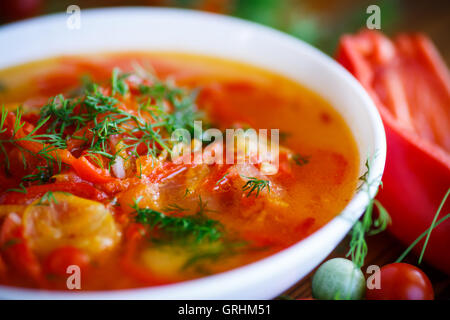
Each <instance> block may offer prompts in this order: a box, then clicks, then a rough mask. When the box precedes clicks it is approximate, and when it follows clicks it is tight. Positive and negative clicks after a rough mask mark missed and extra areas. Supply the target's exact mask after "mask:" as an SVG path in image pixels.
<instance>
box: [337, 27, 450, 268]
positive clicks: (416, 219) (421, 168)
mask: <svg viewBox="0 0 450 320" xmlns="http://www.w3.org/2000/svg"><path fill="white" fill-rule="evenodd" d="M336 59H337V60H338V62H340V63H341V64H342V65H343V66H344V67H345V68H347V69H348V70H349V71H350V72H351V73H352V74H353V75H354V76H355V77H356V78H357V79H358V80H359V82H360V83H361V84H362V85H363V86H364V88H365V89H366V90H367V91H368V93H369V94H370V95H371V97H372V99H373V100H374V102H375V104H376V105H377V107H378V110H379V112H380V114H381V117H382V119H383V122H384V126H385V129H386V138H387V162H386V168H385V171H384V176H383V188H381V189H380V193H379V195H378V199H379V200H380V201H381V202H382V203H383V205H384V206H385V207H386V209H387V210H388V211H389V213H390V215H391V217H392V225H391V227H390V231H391V232H392V233H393V234H394V235H395V236H396V237H397V238H398V239H400V240H401V241H402V242H404V243H405V244H408V245H409V244H410V243H411V242H413V241H414V240H415V239H416V238H417V237H418V236H419V235H420V234H421V233H422V232H423V231H425V230H426V229H427V228H428V227H429V226H430V225H431V223H432V220H433V217H434V215H435V213H436V211H437V208H438V206H439V204H440V203H441V201H442V198H443V197H444V195H445V193H446V191H447V190H448V188H449V187H450V73H449V70H448V68H447V67H446V65H445V63H444V62H443V60H442V58H441V57H440V56H439V53H438V51H437V50H436V48H435V47H434V46H433V44H432V42H431V41H430V40H429V39H428V38H427V37H425V36H424V35H421V34H402V35H399V36H397V37H396V38H394V39H393V40H390V39H388V38H387V37H386V36H384V35H383V34H381V33H379V32H376V31H368V30H364V31H361V32H360V33H358V34H356V35H346V36H343V37H342V38H341V39H340V43H339V47H338V51H337V55H336ZM449 212H450V203H447V204H446V205H445V206H444V208H443V210H442V211H441V215H440V217H442V216H444V215H445V214H447V213H449ZM422 244H423V242H422ZM449 245H450V221H449V220H447V221H446V222H444V223H442V224H441V225H439V226H438V227H437V228H435V229H434V230H433V232H432V233H431V237H430V241H429V243H428V246H427V249H426V251H425V260H427V261H428V262H429V263H430V264H432V265H434V266H435V267H437V268H439V269H441V270H443V271H445V272H446V273H449V274H450V251H449ZM415 249H416V252H419V251H420V250H421V249H422V246H421V245H420V244H419V245H418V246H416V248H415Z"/></svg>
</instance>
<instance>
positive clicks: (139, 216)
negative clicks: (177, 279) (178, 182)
mask: <svg viewBox="0 0 450 320" xmlns="http://www.w3.org/2000/svg"><path fill="white" fill-rule="evenodd" d="M138 204H139V199H138V200H136V201H135V203H134V205H133V206H132V208H133V209H134V212H133V214H134V217H135V221H136V222H138V223H141V224H143V225H148V226H150V227H151V228H157V230H158V231H161V232H163V233H164V235H165V236H166V237H168V238H169V240H189V239H193V240H194V241H195V242H196V243H199V242H202V241H204V240H209V241H217V240H218V239H220V238H221V237H222V231H221V229H222V225H221V224H220V222H218V221H217V220H213V219H209V218H208V217H207V216H205V212H206V211H207V209H206V203H204V202H203V201H202V200H201V198H200V200H199V209H198V211H197V212H196V213H195V214H192V215H185V216H181V217H180V216H174V215H167V214H165V213H163V212H159V211H156V210H153V209H150V208H139V206H138Z"/></svg>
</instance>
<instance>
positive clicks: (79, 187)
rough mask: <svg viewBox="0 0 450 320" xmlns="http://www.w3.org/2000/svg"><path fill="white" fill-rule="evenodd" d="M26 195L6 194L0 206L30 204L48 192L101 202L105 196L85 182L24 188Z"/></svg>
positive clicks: (0, 199)
mask: <svg viewBox="0 0 450 320" xmlns="http://www.w3.org/2000/svg"><path fill="white" fill-rule="evenodd" d="M26 191H27V192H26V193H21V192H7V193H5V194H3V195H2V196H1V197H0V204H30V203H32V202H33V201H35V200H37V199H39V198H41V197H42V196H43V195H44V194H45V193H46V192H48V191H62V192H69V193H72V194H74V195H76V196H79V197H82V198H86V199H92V200H96V201H102V200H104V199H106V198H107V195H106V194H105V193H104V192H102V191H100V190H98V189H96V188H95V187H93V186H92V185H90V184H89V183H86V182H56V183H51V184H44V185H39V186H31V187H28V188H26Z"/></svg>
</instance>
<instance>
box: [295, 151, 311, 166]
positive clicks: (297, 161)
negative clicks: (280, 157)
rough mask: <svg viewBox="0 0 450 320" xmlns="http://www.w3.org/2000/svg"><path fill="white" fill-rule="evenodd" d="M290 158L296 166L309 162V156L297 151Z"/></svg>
mask: <svg viewBox="0 0 450 320" xmlns="http://www.w3.org/2000/svg"><path fill="white" fill-rule="evenodd" d="M292 160H294V162H295V164H296V165H298V166H304V165H306V164H308V163H309V160H310V157H309V156H302V155H301V154H299V153H296V154H294V155H293V156H292Z"/></svg>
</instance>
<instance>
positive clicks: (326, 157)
mask: <svg viewBox="0 0 450 320" xmlns="http://www.w3.org/2000/svg"><path fill="white" fill-rule="evenodd" d="M0 106H2V117H1V127H0V149H1V150H0V284H2V285H11V286H21V287H33V288H45V289H60V290H67V278H68V277H69V276H70V275H71V274H73V273H74V272H79V274H80V279H81V281H80V283H81V289H82V290H105V289H121V288H134V287H144V286H156V285H164V284H169V283H175V282H180V281H184V280H188V279H194V278H199V277H203V276H207V275H211V274H215V273H219V272H223V271H227V270H230V269H233V268H236V267H239V266H243V265H245V264H248V263H251V262H254V261H257V260H260V259H262V258H264V257H267V256H269V255H272V254H274V253H276V252H278V251H280V250H283V249H285V248H286V247H288V246H290V245H292V244H294V243H296V242H298V241H300V240H302V239H304V238H305V237H307V236H308V235H310V234H311V233H313V232H314V231H316V230H317V229H319V228H321V227H322V226H323V225H324V224H326V223H327V222H329V221H330V220H331V219H333V217H335V216H336V215H337V214H339V212H340V211H341V210H342V209H343V208H344V207H345V206H346V204H347V203H348V202H349V200H350V199H351V197H352V196H353V194H354V192H355V189H356V185H357V181H358V168H359V158H358V152H357V148H356V144H355V141H354V139H353V137H352V135H351V132H350V130H349V128H348V127H347V125H346V124H345V122H344V120H343V119H342V118H341V116H340V115H339V114H338V113H337V112H336V111H335V110H334V109H333V108H332V107H331V105H330V104H329V103H328V102H326V101H325V100H324V99H322V98H321V97H319V96H318V95H317V94H315V93H313V92H311V91H309V90H308V89H306V88H304V87H302V86H300V85H299V84H297V83H295V82H293V81H291V80H289V79H287V78H285V77H282V76H280V75H277V74H274V73H271V72H268V71H265V70H262V69H259V68H256V67H253V66H249V65H244V64H241V63H238V62H233V61H227V60H222V59H217V58H211V57H204V56H194V55H188V54H177V53H167V52H160V53H140V52H135V53H126V54H123V53H122V54H98V55H95V56H94V55H92V56H64V57H58V58H52V59H48V60H43V61H38V62H33V63H29V64H26V65H22V66H16V67H12V68H9V69H6V70H3V71H0ZM196 121H197V122H196ZM199 124H200V126H201V132H202V133H201V134H200V135H199V134H198V129H199ZM212 128H214V129H215V132H218V133H223V137H224V138H223V139H215V138H211V137H209V138H208V136H207V134H206V133H207V132H210V131H211V130H209V131H207V130H208V129H212ZM230 129H234V130H235V132H239V131H241V132H244V133H246V132H249V131H251V130H253V131H254V132H257V133H259V132H262V131H263V130H262V129H266V130H267V133H268V134H267V136H268V140H269V144H268V147H267V150H263V149H261V146H260V142H261V141H259V142H256V143H255V142H254V141H250V140H246V139H244V140H243V141H244V143H243V144H242V143H239V142H238V140H239V139H238V138H233V139H231V142H232V143H234V142H236V143H235V148H234V149H233V150H234V151H232V152H231V159H232V160H233V161H232V163H229V162H228V161H225V155H227V152H229V149H228V144H227V143H226V142H225V141H226V140H225V137H226V132H227V130H230ZM239 129H242V130H239ZM271 129H278V130H279V131H278V133H279V138H278V139H279V143H276V141H274V140H272V141H271V139H270V138H271V132H276V131H271ZM180 130H181V131H180ZM179 132H187V133H188V134H191V135H190V136H189V138H188V140H182V138H181V136H180V135H179ZM196 132H197V133H196ZM211 132H212V131H211ZM174 137H175V138H174ZM177 139H178V140H177ZM240 141H242V140H240ZM275 145H276V146H278V148H276V149H277V151H273V150H274V149H272V148H271V147H272V146H275ZM180 150H181V151H185V150H188V152H186V153H184V154H183V156H182V157H180V158H178V160H177V161H175V160H174V157H173V155H174V154H175V153H176V152H180ZM206 150H209V152H210V153H209V155H210V156H215V158H214V159H216V161H214V162H212V163H209V162H205V161H199V159H200V160H202V159H203V160H204V158H202V157H201V155H202V152H203V151H206ZM255 150H257V151H258V152H256V151H255ZM260 150H263V152H259V151H260ZM275 152H276V153H277V154H276V155H275V154H274V153H275ZM199 154H200V158H198V155H199ZM217 159H219V161H217ZM220 159H222V160H223V161H220ZM274 159H278V161H277V162H275V160H274Z"/></svg>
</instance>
